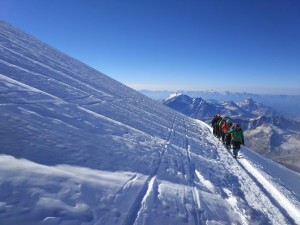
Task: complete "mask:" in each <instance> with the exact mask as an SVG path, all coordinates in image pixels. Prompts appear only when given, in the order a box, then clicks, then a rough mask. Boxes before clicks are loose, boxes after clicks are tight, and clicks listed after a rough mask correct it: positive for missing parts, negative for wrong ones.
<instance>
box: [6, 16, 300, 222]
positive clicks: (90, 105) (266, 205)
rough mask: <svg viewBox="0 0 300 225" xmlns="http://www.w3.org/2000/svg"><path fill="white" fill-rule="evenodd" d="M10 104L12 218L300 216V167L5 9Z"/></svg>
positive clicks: (242, 219)
mask: <svg viewBox="0 0 300 225" xmlns="http://www.w3.org/2000/svg"><path fill="white" fill-rule="evenodd" d="M116 66H117V65H116ZM0 109H1V114H0V125H1V129H0V132H1V136H0V137H1V139H0V190H1V191H0V224H1V225H2V224H4V225H6V224H7V225H10V224H64V225H65V224H72V225H76V224H86V225H87V224H97V225H100V224H111V225H114V224H122V225H131V224H151V225H155V224H172V225H174V224H251V225H252V224H300V211H299V209H300V203H299V200H300V190H299V186H300V177H299V175H297V174H295V173H293V172H291V171H290V170H287V169H285V168H284V167H282V166H279V165H278V164H275V163H273V162H271V161H269V160H266V159H264V158H262V157H260V156H258V155H257V154H255V153H253V152H252V151H251V150H248V149H246V148H243V149H242V157H241V158H239V159H237V160H236V159H233V158H232V157H231V154H230V152H228V151H227V150H226V149H225V148H224V147H223V145H222V144H221V143H220V142H219V141H218V140H217V139H215V138H214V137H213V135H212V134H211V130H210V127H208V126H207V125H206V124H205V123H203V122H201V121H198V120H194V119H191V118H188V117H186V116H184V115H182V114H180V113H178V112H176V111H174V110H171V109H169V108H167V107H165V106H163V105H162V104H160V103H158V102H155V101H153V100H151V99H149V98H147V97H145V96H144V95H142V94H140V93H138V92H136V91H134V90H132V89H130V88H128V87H126V86H125V85H123V84H121V83H119V82H117V81H115V80H112V79H111V78H109V77H107V76H105V75H104V74H102V73H100V72H98V71H96V70H94V69H92V68H90V67H89V66H87V65H85V64H83V63H81V62H79V61H78V60H76V59H73V58H71V57H69V56H66V55H65V54H63V53H61V52H59V51H57V50H55V49H53V48H51V47H50V46H48V45H46V44H44V43H42V42H40V41H38V40H36V39H35V38H33V37H31V36H29V35H27V34H25V33H23V32H21V31H19V30H18V29H16V28H14V27H12V26H11V25H8V24H7V23H5V22H3V21H0Z"/></svg>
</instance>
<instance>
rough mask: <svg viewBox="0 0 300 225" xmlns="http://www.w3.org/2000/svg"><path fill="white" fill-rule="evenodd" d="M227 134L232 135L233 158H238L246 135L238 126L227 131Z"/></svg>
mask: <svg viewBox="0 0 300 225" xmlns="http://www.w3.org/2000/svg"><path fill="white" fill-rule="evenodd" d="M226 134H232V137H231V138H232V145H233V157H234V158H236V157H237V155H238V152H239V150H240V148H241V144H242V145H244V134H243V130H242V128H241V126H240V125H239V124H236V125H235V127H233V129H230V130H229V131H227V133H226Z"/></svg>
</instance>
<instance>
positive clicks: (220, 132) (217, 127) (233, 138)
mask: <svg viewBox="0 0 300 225" xmlns="http://www.w3.org/2000/svg"><path fill="white" fill-rule="evenodd" d="M211 124H212V127H213V134H214V135H215V136H216V137H217V138H219V139H221V140H222V142H223V143H224V144H225V146H226V148H227V149H230V147H231V146H232V149H233V157H234V158H236V157H237V155H238V152H239V150H240V148H241V144H242V145H244V134H243V130H242V128H241V126H240V125H239V124H237V123H232V122H231V121H230V119H229V118H228V117H222V116H221V114H218V115H216V116H214V118H213V119H212V121H211Z"/></svg>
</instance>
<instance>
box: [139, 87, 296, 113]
mask: <svg viewBox="0 0 300 225" xmlns="http://www.w3.org/2000/svg"><path fill="white" fill-rule="evenodd" d="M140 92H141V93H143V94H145V95H147V96H148V97H150V98H153V99H155V100H163V99H166V98H167V97H168V96H169V95H171V94H172V93H174V91H149V90H141V91H140ZM177 93H180V94H184V95H188V96H190V97H192V98H197V97H200V98H202V99H204V100H206V101H208V100H214V101H217V102H224V101H234V102H241V101H244V100H246V99H249V98H251V99H253V100H254V101H256V102H259V103H262V104H264V105H267V106H270V107H272V108H274V109H275V110H277V111H278V112H281V113H284V114H286V115H289V116H292V117H293V118H294V119H295V118H297V119H299V118H300V95H266V94H251V93H246V92H230V91H226V92H217V91H213V90H209V91H177Z"/></svg>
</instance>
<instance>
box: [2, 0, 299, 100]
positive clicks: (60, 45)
mask: <svg viewBox="0 0 300 225" xmlns="http://www.w3.org/2000/svg"><path fill="white" fill-rule="evenodd" d="M299 12H300V1H298V0H293V1H292V0H235V1H233V0H226V1H225V0H218V1H217V0H151V1H148V0H118V1H117V0H105V1H104V0H94V1H93V0H89V1H86V0H43V1H41V0H0V18H1V19H2V20H5V21H6V22H9V23H11V24H13V25H15V26H17V27H18V28H20V29H22V30H24V31H26V32H27V33H30V34H32V35H33V36H35V37H37V38H38V39H40V40H42V41H44V42H46V43H48V44H50V45H51V46H53V47H55V48H57V49H59V50H61V51H63V52H65V53H67V54H69V55H71V56H73V57H75V58H77V59H79V60H81V61H83V62H84V63H86V64H88V65H90V66H92V67H94V68H96V69H97V70H99V71H101V72H103V73H105V74H107V75H108V76H110V77H112V78H115V79H116V80H118V81H120V82H122V83H125V84H127V85H129V86H131V87H133V88H135V89H153V90H179V89H180V90H208V89H214V90H218V91H224V90H231V91H248V92H253V93H280V94H283V93H286V94H300V13H299Z"/></svg>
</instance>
